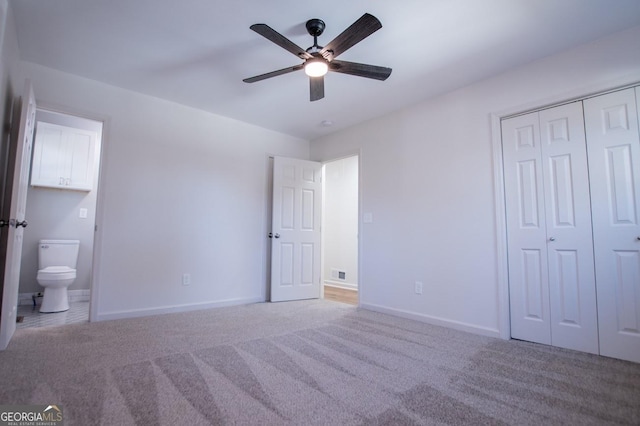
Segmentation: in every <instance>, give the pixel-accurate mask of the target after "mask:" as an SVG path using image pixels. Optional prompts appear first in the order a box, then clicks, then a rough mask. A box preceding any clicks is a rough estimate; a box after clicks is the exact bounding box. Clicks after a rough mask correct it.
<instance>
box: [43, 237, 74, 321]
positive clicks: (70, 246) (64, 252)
mask: <svg viewBox="0 0 640 426" xmlns="http://www.w3.org/2000/svg"><path fill="white" fill-rule="evenodd" d="M79 248H80V241H77V240H41V241H40V242H39V247H38V267H39V270H38V274H37V277H36V279H37V281H38V284H40V285H41V286H42V287H44V295H43V296H42V305H40V312H43V313H51V312H63V311H67V310H68V309H69V296H68V293H67V288H68V287H69V286H70V285H71V284H73V282H74V281H75V279H76V264H77V261H78V250H79Z"/></svg>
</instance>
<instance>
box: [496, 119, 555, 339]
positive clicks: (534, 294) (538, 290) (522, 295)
mask: <svg viewBox="0 0 640 426" xmlns="http://www.w3.org/2000/svg"><path fill="white" fill-rule="evenodd" d="M539 129H540V124H539V121H538V113H531V114H526V115H522V116H519V117H514V118H511V119H508V120H504V121H503V122H502V145H503V148H502V149H503V158H504V181H505V183H504V185H505V202H506V206H507V245H508V265H509V306H510V311H511V336H512V337H513V338H516V339H522V340H528V341H531V342H536V343H544V344H551V326H550V309H549V281H548V274H547V271H548V265H547V238H546V224H545V220H546V218H545V213H544V211H545V203H544V192H543V186H542V156H541V155H542V154H541V150H540V132H539Z"/></svg>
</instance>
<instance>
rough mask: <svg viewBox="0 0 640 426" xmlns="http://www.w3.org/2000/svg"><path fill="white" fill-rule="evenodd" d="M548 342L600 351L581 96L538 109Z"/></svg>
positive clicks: (584, 350)
mask: <svg viewBox="0 0 640 426" xmlns="http://www.w3.org/2000/svg"><path fill="white" fill-rule="evenodd" d="M539 116H540V147H541V150H542V170H543V182H544V199H545V207H546V208H545V215H546V221H545V222H546V229H547V235H546V237H547V239H546V241H547V259H548V265H549V302H550V313H551V344H552V345H553V346H559V347H562V348H567V349H574V350H579V351H583V352H591V353H595V354H597V353H598V317H597V314H596V312H597V308H596V282H595V273H594V264H593V236H592V230H591V199H590V196H589V173H588V170H587V147H586V140H585V132H584V121H583V114H582V102H574V103H570V104H567V105H561V106H558V107H554V108H549V109H545V110H543V111H540V113H539Z"/></svg>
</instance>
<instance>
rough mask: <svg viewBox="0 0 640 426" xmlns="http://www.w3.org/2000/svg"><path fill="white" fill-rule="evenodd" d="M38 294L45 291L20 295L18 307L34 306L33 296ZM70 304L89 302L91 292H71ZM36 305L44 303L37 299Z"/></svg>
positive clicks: (85, 290)
mask: <svg viewBox="0 0 640 426" xmlns="http://www.w3.org/2000/svg"><path fill="white" fill-rule="evenodd" d="M38 293H44V290H43V291H41V292H37V291H34V292H31V293H19V294H18V305H19V306H23V305H33V295H34V294H35V295H37V294H38ZM68 293H69V302H70V303H73V302H88V301H89V297H90V295H91V290H88V289H83V290H69V291H68ZM36 303H42V299H41V298H37V299H36Z"/></svg>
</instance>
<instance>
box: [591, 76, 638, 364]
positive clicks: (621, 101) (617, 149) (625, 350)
mask: <svg viewBox="0 0 640 426" xmlns="http://www.w3.org/2000/svg"><path fill="white" fill-rule="evenodd" d="M639 95H640V93H639V92H638V89H637V88H636V89H635V90H634V89H627V90H623V91H619V92H613V93H609V94H606V95H602V96H598V97H595V98H591V99H587V100H585V101H584V108H585V122H586V131H587V140H588V150H589V172H590V176H591V196H592V201H593V205H592V215H593V237H594V247H595V259H596V281H597V283H598V286H597V293H598V319H599V335H600V354H602V355H606V356H611V357H615V358H621V359H626V360H630V361H635V362H640V225H639V223H638V222H639V219H640V218H639V215H640V136H639V132H638V108H639V107H638V100H637V98H638V96H639Z"/></svg>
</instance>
